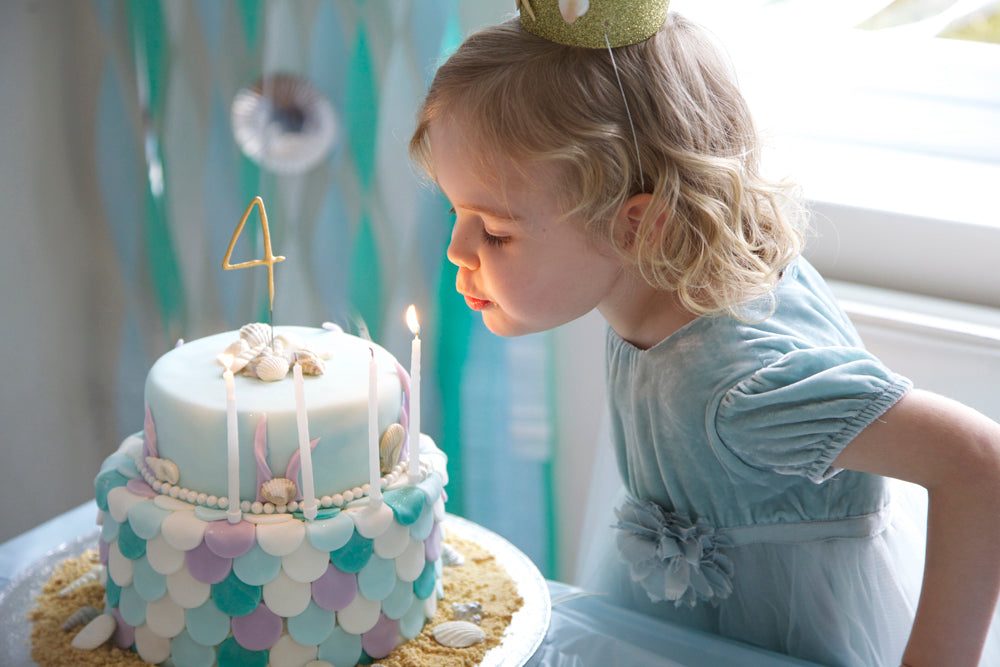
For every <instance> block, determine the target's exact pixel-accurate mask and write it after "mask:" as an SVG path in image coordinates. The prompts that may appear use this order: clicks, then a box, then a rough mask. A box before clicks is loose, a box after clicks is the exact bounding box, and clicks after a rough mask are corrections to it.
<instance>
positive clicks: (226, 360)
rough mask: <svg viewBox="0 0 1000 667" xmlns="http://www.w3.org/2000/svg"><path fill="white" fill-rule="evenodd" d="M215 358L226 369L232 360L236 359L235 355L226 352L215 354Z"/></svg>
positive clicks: (229, 366)
mask: <svg viewBox="0 0 1000 667" xmlns="http://www.w3.org/2000/svg"><path fill="white" fill-rule="evenodd" d="M216 359H217V360H218V362H219V363H220V364H222V365H223V366H225V368H226V370H227V371H228V370H229V369H230V368H232V367H233V361H234V360H235V359H236V357H234V356H233V355H231V354H228V353H226V352H223V353H222V354H220V355H219V356H217V357H216Z"/></svg>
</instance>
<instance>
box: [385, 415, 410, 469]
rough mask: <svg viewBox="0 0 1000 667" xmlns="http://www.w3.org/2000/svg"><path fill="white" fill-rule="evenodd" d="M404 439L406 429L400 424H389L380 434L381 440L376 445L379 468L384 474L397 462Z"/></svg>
mask: <svg viewBox="0 0 1000 667" xmlns="http://www.w3.org/2000/svg"><path fill="white" fill-rule="evenodd" d="M405 440H406V429H404V428H403V425H402V424H398V423H397V424H389V428H387V429H386V430H385V433H383V434H382V440H381V441H379V445H378V461H379V469H380V470H381V472H382V474H383V475H385V474H386V473H389V472H391V471H392V469H393V468H395V467H396V464H397V463H399V455H400V453H401V452H402V450H403V442H404V441H405Z"/></svg>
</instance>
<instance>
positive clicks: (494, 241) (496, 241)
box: [483, 227, 510, 248]
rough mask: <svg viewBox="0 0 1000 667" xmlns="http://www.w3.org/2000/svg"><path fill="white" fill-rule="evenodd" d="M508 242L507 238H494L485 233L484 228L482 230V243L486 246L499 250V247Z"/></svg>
mask: <svg viewBox="0 0 1000 667" xmlns="http://www.w3.org/2000/svg"><path fill="white" fill-rule="evenodd" d="M509 241H510V237H509V236H494V235H493V234H490V233H489V232H488V231H486V228H485V227H484V228H483V242H484V243H485V244H486V245H491V246H494V247H496V248H499V247H500V246H503V245H506V244H507V242H509Z"/></svg>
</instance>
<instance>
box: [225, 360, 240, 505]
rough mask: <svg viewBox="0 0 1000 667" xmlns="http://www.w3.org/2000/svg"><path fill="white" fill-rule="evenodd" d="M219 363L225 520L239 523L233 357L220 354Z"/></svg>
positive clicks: (237, 445) (238, 474) (238, 464)
mask: <svg viewBox="0 0 1000 667" xmlns="http://www.w3.org/2000/svg"><path fill="white" fill-rule="evenodd" d="M219 361H220V362H222V365H223V366H225V367H226V370H225V371H223V372H222V378H223V379H224V380H225V382H226V436H227V449H226V461H227V466H228V473H229V489H228V490H229V505H228V506H227V507H226V518H228V519H229V523H239V522H240V520H241V519H242V518H243V515H242V513H241V512H240V437H239V430H238V426H237V423H236V382H235V380H234V379H233V371H232V366H233V355H231V354H220V355H219Z"/></svg>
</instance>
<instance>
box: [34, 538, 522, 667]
mask: <svg viewBox="0 0 1000 667" xmlns="http://www.w3.org/2000/svg"><path fill="white" fill-rule="evenodd" d="M447 541H448V543H449V544H451V545H452V546H453V547H455V549H457V550H458V551H459V552H460V553H461V554H462V555H463V556H464V557H465V564H464V565H459V566H450V567H445V568H444V574H443V577H442V583H443V585H444V598H443V599H441V600H439V601H438V606H437V613H436V614H435V616H434V618H433V619H431V620H430V621H428V622H427V624H426V625H425V626H424V629H423V631H422V632H421V633H420V635H418V636H417V637H416V638H415V639H413V640H412V641H409V642H407V643H406V644H403V645H402V646H400V647H399V648H397V649H396V650H395V651H393V652H392V653H390V654H389V655H388V656H387V657H385V658H381V659H379V660H377V661H376V663H377V664H379V665H382V666H383V667H473V666H474V665H478V664H479V663H480V662H481V661H482V659H483V657H484V656H485V655H486V653H487V651H489V650H490V649H492V648H493V647H495V646H499V645H500V642H501V640H502V639H503V634H504V631H505V630H506V629H507V626H508V625H509V624H510V620H511V617H512V616H513V615H514V612H516V611H517V610H518V609H520V608H521V606H522V605H523V600H522V599H521V596H520V595H519V594H518V591H517V584H516V583H515V582H514V580H513V579H511V577H510V575H508V574H507V572H506V570H505V569H504V567H503V566H502V565H501V564H500V563H498V562H497V559H496V558H495V557H494V556H493V554H491V553H490V552H489V551H487V550H486V549H484V548H483V547H481V546H479V545H478V544H476V543H475V542H473V541H471V540H466V539H463V538H462V537H460V536H459V535H456V534H455V533H451V534H450V535H449V536H448V540H447ZM96 562H97V553H96V552H95V551H93V550H89V551H86V552H84V553H83V554H82V555H81V556H80V557H78V558H68V559H66V560H65V561H63V562H62V563H60V564H59V566H58V567H57V568H56V570H55V572H54V573H53V575H52V576H51V577H50V578H49V580H48V581H47V582H46V583H45V585H44V586H43V587H42V592H41V594H40V595H39V596H38V598H37V599H36V600H37V606H36V607H35V608H34V609H32V610H31V611H30V612H29V613H28V620H29V621H31V622H32V624H33V626H32V630H31V646H32V647H31V659H32V660H33V661H34V662H35V663H36V664H38V665H39V666H40V667H63V666H69V665H72V666H74V667H89V666H91V665H93V666H95V667H118V666H124V665H145V664H148V663H146V662H143V660H142V659H140V658H139V656H138V655H136V654H135V653H133V652H131V651H125V650H122V649H120V648H118V647H117V646H116V645H115V643H114V641H113V640H111V641H108V642H106V643H105V644H104V645H103V646H101V647H100V648H98V649H95V650H93V651H82V650H79V649H75V648H72V647H71V646H70V642H72V641H73V637H74V636H75V635H76V633H77V632H79V631H80V628H74V629H72V630H63V629H62V624H63V622H64V621H65V620H66V619H67V618H68V617H69V615H70V614H72V613H73V612H75V611H76V610H77V609H79V608H80V607H83V606H85V605H91V606H94V607H97V608H98V609H103V607H104V602H103V598H104V587H103V586H101V585H100V584H98V583H91V584H87V585H84V586H82V587H80V588H79V589H77V590H75V591H73V592H72V593H70V594H68V595H66V596H64V597H60V596H59V591H61V590H62V589H63V588H65V587H66V586H67V585H68V584H70V583H71V582H73V581H75V580H76V579H77V578H78V577H80V576H82V575H83V574H85V573H86V572H87V571H88V570H90V569H91V568H92V567H93V566H94V564H95V563H96ZM476 601H478V602H480V603H481V604H482V606H483V614H482V622H481V624H480V627H482V629H483V631H484V632H485V633H486V640H485V641H484V642H481V643H479V644H476V645H475V646H470V647H468V648H448V647H446V646H441V645H440V644H438V643H437V642H436V641H434V638H433V636H432V634H431V632H432V630H433V628H434V626H435V625H437V624H438V623H443V622H445V621H450V620H452V608H451V605H452V604H456V603H465V602H476Z"/></svg>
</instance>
